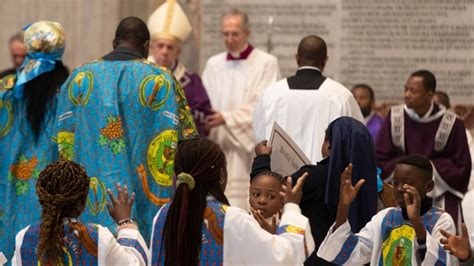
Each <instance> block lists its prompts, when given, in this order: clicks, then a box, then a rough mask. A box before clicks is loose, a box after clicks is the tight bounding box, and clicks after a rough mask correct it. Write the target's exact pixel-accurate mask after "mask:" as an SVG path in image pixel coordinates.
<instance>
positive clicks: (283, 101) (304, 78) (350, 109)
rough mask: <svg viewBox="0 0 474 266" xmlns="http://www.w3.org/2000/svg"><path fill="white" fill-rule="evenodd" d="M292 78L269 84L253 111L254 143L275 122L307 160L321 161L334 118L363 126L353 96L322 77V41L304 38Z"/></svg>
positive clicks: (324, 50) (265, 135)
mask: <svg viewBox="0 0 474 266" xmlns="http://www.w3.org/2000/svg"><path fill="white" fill-rule="evenodd" d="M296 61H297V64H298V67H299V68H298V71H297V72H296V75H295V76H291V77H289V78H286V79H282V80H280V81H278V82H276V83H274V84H272V85H270V86H269V87H268V88H267V89H265V92H264V94H263V96H262V97H261V99H260V101H259V102H258V104H257V106H256V107H255V111H254V118H253V127H254V130H255V135H256V139H257V141H261V140H264V139H268V137H269V136H270V131H271V129H272V126H273V123H274V122H277V123H278V124H279V125H280V126H281V127H282V128H283V129H285V131H286V132H287V133H288V134H289V135H290V136H291V138H292V139H293V140H294V141H295V142H296V144H297V145H298V146H299V147H300V148H301V149H302V150H303V152H304V153H305V154H306V156H307V157H308V158H310V160H311V161H312V162H313V163H314V164H316V163H317V162H318V161H320V160H322V155H321V146H322V144H323V141H324V135H325V131H326V128H327V126H328V125H329V123H331V122H332V121H333V120H335V119H336V118H339V117H341V116H350V117H353V118H355V119H357V120H359V121H361V122H363V123H364V117H363V116H362V113H361V111H360V108H359V106H358V105H357V102H356V101H355V99H354V97H353V96H352V93H351V92H350V91H349V90H348V89H347V88H346V87H344V86H343V85H342V84H340V83H338V82H337V81H335V80H332V79H330V78H328V77H325V76H323V75H322V71H323V69H324V66H325V65H326V62H327V47H326V43H325V41H324V40H323V39H322V38H320V37H318V36H315V35H310V36H306V37H305V38H303V39H302V40H301V42H300V44H299V46H298V53H297V55H296Z"/></svg>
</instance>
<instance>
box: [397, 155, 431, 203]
mask: <svg viewBox="0 0 474 266" xmlns="http://www.w3.org/2000/svg"><path fill="white" fill-rule="evenodd" d="M405 184H406V185H410V186H412V187H415V188H416V190H417V191H418V194H419V195H420V198H421V199H422V200H423V199H424V198H425V195H426V193H428V192H430V191H431V190H432V189H433V185H434V183H433V181H432V180H431V177H427V176H426V173H425V172H424V171H423V170H421V169H419V168H417V167H416V166H413V165H409V164H397V166H396V167H395V171H394V174H393V188H394V189H395V197H396V199H397V203H398V205H400V207H405V200H404V197H403V194H405V189H404V188H403V185H405Z"/></svg>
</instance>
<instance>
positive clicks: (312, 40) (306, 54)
mask: <svg viewBox="0 0 474 266" xmlns="http://www.w3.org/2000/svg"><path fill="white" fill-rule="evenodd" d="M296 60H297V63H298V66H299V67H302V66H315V67H318V68H319V69H321V70H322V69H323V68H324V65H325V64H326V60H327V47H326V42H325V41H324V40H323V39H322V38H321V37H319V36H316V35H309V36H306V37H304V38H303V39H302V40H301V42H300V44H299V45H298V54H297V55H296Z"/></svg>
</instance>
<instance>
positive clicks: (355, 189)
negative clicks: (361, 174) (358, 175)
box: [339, 164, 365, 207]
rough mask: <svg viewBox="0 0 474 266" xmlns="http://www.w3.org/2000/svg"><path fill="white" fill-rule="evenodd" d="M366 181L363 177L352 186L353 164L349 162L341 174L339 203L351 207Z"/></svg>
mask: <svg viewBox="0 0 474 266" xmlns="http://www.w3.org/2000/svg"><path fill="white" fill-rule="evenodd" d="M364 183H365V179H361V180H359V181H358V182H357V183H356V184H355V186H352V164H349V165H348V166H347V167H346V168H345V169H344V171H343V172H342V174H341V187H340V189H339V205H343V206H347V207H349V206H350V205H351V203H352V202H353V201H354V199H355V197H356V196H357V193H359V190H360V187H362V185H363V184H364Z"/></svg>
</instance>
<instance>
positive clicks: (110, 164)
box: [57, 59, 197, 239]
mask: <svg viewBox="0 0 474 266" xmlns="http://www.w3.org/2000/svg"><path fill="white" fill-rule="evenodd" d="M57 114H58V117H57V121H58V122H57V124H58V134H57V141H58V146H59V154H60V156H61V157H62V158H66V159H71V160H74V161H76V162H78V163H79V164H81V165H83V166H84V167H85V169H86V170H87V172H88V174H89V176H90V177H91V178H92V180H91V185H90V191H89V195H88V199H87V207H86V210H85V212H84V213H83V214H82V215H81V217H80V220H81V221H83V222H91V223H98V224H101V225H103V226H107V227H109V229H110V230H111V231H114V230H115V224H114V221H113V220H112V218H111V217H110V216H109V214H108V213H107V210H106V206H105V202H106V200H107V193H106V191H107V189H111V190H113V191H115V184H116V183H117V182H120V183H121V184H122V185H127V186H128V187H129V190H130V193H131V192H132V191H133V192H135V194H136V199H135V203H134V206H133V209H132V218H134V219H136V220H137V221H138V225H139V228H140V232H141V233H142V235H143V236H144V238H145V239H148V238H149V237H150V233H151V226H152V222H153V216H154V215H155V214H156V212H157V211H158V210H159V208H160V206H161V205H163V204H164V203H166V202H168V201H169V200H170V198H171V196H172V193H173V188H172V185H173V163H174V154H175V149H176V147H177V143H178V141H179V140H183V139H187V138H192V137H195V136H197V133H196V129H195V125H194V122H193V119H192V117H191V114H190V111H189V107H188V105H187V102H186V98H185V96H184V93H183V90H182V89H181V87H180V86H179V84H178V83H177V82H176V80H175V79H174V78H173V76H172V74H170V73H169V72H168V71H167V70H166V69H164V68H160V67H158V66H156V65H154V64H152V63H149V62H148V61H146V60H141V59H140V60H130V61H104V60H97V61H94V62H91V63H89V64H85V65H83V66H80V67H78V68H77V69H75V70H74V72H73V73H72V74H71V76H70V77H69V78H68V80H67V81H66V82H65V84H64V85H63V86H62V88H61V93H60V95H59V98H58V112H57Z"/></svg>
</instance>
